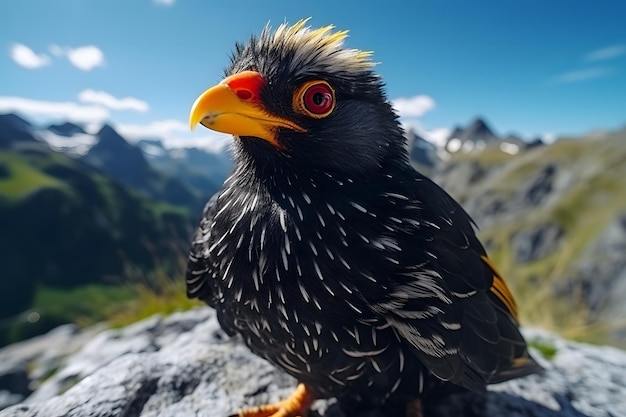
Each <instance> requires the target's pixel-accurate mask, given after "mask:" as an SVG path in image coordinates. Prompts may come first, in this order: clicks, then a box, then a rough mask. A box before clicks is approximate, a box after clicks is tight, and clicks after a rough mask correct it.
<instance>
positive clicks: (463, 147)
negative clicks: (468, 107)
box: [445, 117, 499, 152]
mask: <svg viewBox="0 0 626 417" xmlns="http://www.w3.org/2000/svg"><path fill="white" fill-rule="evenodd" d="M498 142H499V138H498V137H497V136H496V135H495V134H494V133H493V131H492V130H491V128H490V127H489V126H488V125H487V122H485V121H484V120H483V119H481V118H479V117H478V118H476V119H474V120H473V121H472V122H471V123H470V124H469V126H468V127H466V128H465V129H463V128H456V129H455V130H454V131H453V132H452V133H451V134H450V136H449V137H448V139H447V141H446V145H445V149H446V150H447V151H448V152H458V151H463V152H470V151H472V150H482V149H484V148H485V147H487V146H493V145H494V144H496V143H498Z"/></svg>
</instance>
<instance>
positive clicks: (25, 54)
mask: <svg viewBox="0 0 626 417" xmlns="http://www.w3.org/2000/svg"><path fill="white" fill-rule="evenodd" d="M11 59H13V61H15V63H16V64H17V65H19V66H21V67H24V68H28V69H35V68H41V67H43V66H46V65H49V64H50V57H48V56H47V55H45V54H37V53H35V52H34V51H33V50H32V49H30V48H29V47H28V46H26V45H23V44H21V43H16V44H15V45H13V46H12V47H11Z"/></svg>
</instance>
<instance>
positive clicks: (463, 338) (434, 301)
mask: <svg viewBox="0 0 626 417" xmlns="http://www.w3.org/2000/svg"><path fill="white" fill-rule="evenodd" d="M419 184H420V185H419V189H418V190H417V192H416V193H415V195H416V199H418V200H419V204H418V208H417V210H416V209H415V207H408V206H407V209H406V213H405V217H406V216H409V215H410V214H409V213H413V216H414V219H415V220H418V221H417V222H416V223H415V224H416V226H415V228H414V229H413V230H412V231H405V233H404V235H405V238H404V240H403V241H402V242H401V243H402V245H403V259H402V264H401V266H402V268H401V270H400V271H399V272H398V273H397V274H396V275H395V276H394V277H393V279H392V282H393V285H394V287H393V288H392V289H391V290H390V291H388V292H386V294H385V296H383V297H384V298H382V299H381V300H379V302H377V303H373V304H372V305H373V306H374V309H375V311H376V312H377V313H379V314H381V313H382V314H383V315H384V317H385V318H386V319H387V321H388V322H389V323H390V324H391V326H392V327H393V328H394V329H395V330H396V332H397V334H398V335H399V336H400V337H401V338H404V339H405V340H406V341H407V342H408V343H409V344H410V345H411V346H412V348H413V351H414V352H415V354H416V355H417V356H418V357H419V359H420V360H421V361H422V363H424V365H425V366H427V367H428V368H429V369H430V371H431V372H432V373H433V374H435V375H436V376H438V377H439V378H441V379H444V380H449V381H452V382H454V383H457V384H459V385H462V386H465V387H466V388H469V389H472V390H474V391H481V390H484V389H485V385H486V384H487V383H491V382H498V381H502V380H506V379H510V378H514V377H517V376H522V375H526V374H530V373H534V372H537V371H538V370H539V369H540V368H539V366H538V365H537V364H536V363H535V362H534V361H533V360H532V359H531V358H530V357H529V355H528V352H527V349H526V342H525V341H524V339H523V337H522V335H521V334H520V332H519V328H518V321H517V309H516V306H515V301H514V300H513V297H512V295H511V292H510V291H509V289H508V287H507V285H506V283H505V281H504V279H503V278H502V276H501V275H500V274H499V273H498V272H497V271H496V269H495V267H494V266H493V264H492V263H491V261H490V260H489V259H488V258H487V255H486V253H485V250H484V248H483V246H482V245H481V244H480V242H479V241H478V239H477V237H476V235H475V232H474V228H473V224H472V221H471V219H470V217H469V216H468V215H467V213H466V212H465V211H464V210H463V209H462V208H461V207H460V206H459V205H458V203H456V202H455V201H454V200H453V199H452V198H451V197H450V196H449V195H448V194H447V193H445V192H444V191H443V190H441V189H440V188H439V187H438V186H437V185H435V184H434V183H432V182H431V181H430V180H428V179H426V178H422V179H421V181H420V182H419Z"/></svg>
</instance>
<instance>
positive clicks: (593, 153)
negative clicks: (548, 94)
mask: <svg viewBox="0 0 626 417" xmlns="http://www.w3.org/2000/svg"><path fill="white" fill-rule="evenodd" d="M624 161H626V130H622V131H618V132H612V133H605V134H603V135H587V136H584V137H580V138H569V139H566V138H563V139H560V140H558V141H556V142H555V143H553V144H551V145H544V146H535V147H532V148H527V149H525V150H524V151H523V152H519V153H517V154H510V153H507V152H504V151H502V150H501V149H500V148H499V147H490V148H486V149H485V150H483V151H482V152H469V153H462V152H458V153H455V154H451V155H450V158H449V159H448V160H446V161H444V162H442V163H441V164H439V165H437V167H436V168H435V170H434V175H433V179H434V180H435V181H436V182H438V183H439V184H440V185H441V186H442V187H443V188H444V189H446V190H447V191H448V192H449V193H451V194H452V195H453V196H454V197H455V198H456V199H457V200H458V201H459V202H460V203H461V204H462V206H463V207H464V208H465V209H466V210H467V211H468V212H469V214H470V215H471V216H472V217H473V219H474V220H475V221H476V224H477V225H478V227H479V228H480V231H479V233H480V235H481V237H482V240H483V241H484V242H485V243H486V246H487V247H488V250H489V254H490V257H491V258H492V260H493V261H494V263H495V264H496V265H498V267H499V268H500V272H501V273H502V274H503V275H504V276H505V277H507V279H508V282H509V284H510V286H511V288H512V291H513V293H514V294H515V295H516V296H517V298H518V301H519V305H518V307H519V310H520V312H521V316H522V320H523V322H524V323H526V324H530V325H535V326H540V327H549V328H552V329H553V330H555V331H560V332H561V333H562V334H565V335H567V336H570V337H579V338H584V339H586V340H589V341H594V342H610V343H616V344H618V345H624V346H626V324H625V323H624V322H623V320H621V319H618V318H619V317H626V304H624V297H625V296H626V260H625V259H624V253H626V199H624V196H625V195H626V164H624Z"/></svg>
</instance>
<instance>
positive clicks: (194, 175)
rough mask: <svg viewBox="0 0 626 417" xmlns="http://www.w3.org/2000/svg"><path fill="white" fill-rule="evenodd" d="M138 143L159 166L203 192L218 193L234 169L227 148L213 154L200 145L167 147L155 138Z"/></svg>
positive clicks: (146, 154) (202, 193) (199, 192)
mask: <svg viewBox="0 0 626 417" xmlns="http://www.w3.org/2000/svg"><path fill="white" fill-rule="evenodd" d="M137 145H138V146H139V148H140V149H141V150H142V152H143V154H144V155H145V157H146V159H147V160H148V161H149V162H150V164H151V165H152V166H153V167H154V168H155V169H157V170H159V171H160V172H162V173H164V174H165V175H168V176H170V177H173V178H177V179H179V180H180V181H181V182H183V183H184V184H185V185H187V186H188V187H190V188H191V189H192V190H194V191H195V192H196V193H197V194H199V195H205V196H210V195H212V194H214V193H216V192H217V191H218V190H219V188H220V187H221V185H222V184H223V183H224V180H225V179H226V177H228V175H229V174H230V172H231V171H232V169H233V163H232V159H231V157H230V155H229V154H228V151H226V150H224V151H222V152H220V153H213V152H208V151H205V150H204V149H199V148H177V149H166V148H165V147H164V146H163V143H162V142H161V141H159V140H155V139H144V140H140V141H139V142H138V143H137Z"/></svg>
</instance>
